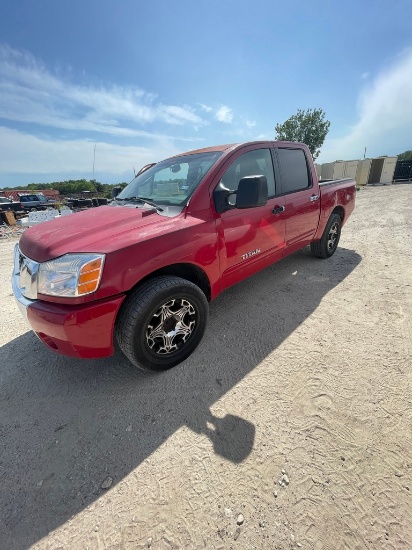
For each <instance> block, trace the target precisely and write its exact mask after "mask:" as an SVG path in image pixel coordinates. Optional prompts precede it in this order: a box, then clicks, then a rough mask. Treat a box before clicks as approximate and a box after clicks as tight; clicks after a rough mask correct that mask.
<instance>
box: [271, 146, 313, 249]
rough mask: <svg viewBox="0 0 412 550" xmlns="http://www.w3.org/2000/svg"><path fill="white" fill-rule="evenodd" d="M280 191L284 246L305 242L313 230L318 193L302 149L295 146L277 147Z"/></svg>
mask: <svg viewBox="0 0 412 550" xmlns="http://www.w3.org/2000/svg"><path fill="white" fill-rule="evenodd" d="M275 152H276V157H277V160H278V164H279V172H280V180H281V181H280V187H281V194H282V195H283V197H284V200H285V204H284V205H285V241H286V248H296V249H298V248H300V247H303V246H305V245H306V244H308V243H309V242H310V241H311V240H312V238H313V236H314V234H315V231H316V229H317V226H318V222H319V213H320V195H319V191H318V186H317V184H315V185H314V182H313V181H312V173H311V170H310V165H309V163H308V159H307V158H306V155H305V151H304V150H303V149H299V148H289V147H277V148H276V151H275Z"/></svg>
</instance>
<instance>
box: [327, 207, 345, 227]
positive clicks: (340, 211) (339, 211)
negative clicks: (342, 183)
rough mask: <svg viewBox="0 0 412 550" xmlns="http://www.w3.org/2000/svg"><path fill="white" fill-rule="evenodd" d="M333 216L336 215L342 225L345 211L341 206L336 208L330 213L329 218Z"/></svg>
mask: <svg viewBox="0 0 412 550" xmlns="http://www.w3.org/2000/svg"><path fill="white" fill-rule="evenodd" d="M333 214H337V215H338V216H340V219H341V220H342V223H343V220H344V219H345V210H344V209H343V207H342V206H336V207H335V208H334V209H333V210H332V212H331V213H330V216H332V215H333ZM330 216H329V218H330Z"/></svg>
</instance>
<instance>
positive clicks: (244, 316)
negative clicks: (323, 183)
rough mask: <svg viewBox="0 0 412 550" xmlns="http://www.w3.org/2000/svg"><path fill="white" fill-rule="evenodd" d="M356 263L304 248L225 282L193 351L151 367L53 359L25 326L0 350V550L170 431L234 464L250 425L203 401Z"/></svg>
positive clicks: (259, 356)
mask: <svg viewBox="0 0 412 550" xmlns="http://www.w3.org/2000/svg"><path fill="white" fill-rule="evenodd" d="M360 261H361V257H360V256H359V255H358V254H357V253H356V252H354V251H352V250H347V249H343V248H339V249H338V250H337V252H336V254H335V255H334V256H333V257H332V258H330V259H329V260H327V261H321V260H318V259H315V258H313V257H312V256H311V255H310V253H309V250H308V249H304V250H302V251H300V252H297V253H296V254H294V255H293V256H290V257H289V258H287V259H285V260H283V261H281V262H279V263H277V264H275V265H273V266H271V267H269V268H268V269H266V270H264V271H263V272H261V273H259V274H257V275H255V276H254V277H252V278H250V279H248V280H246V281H244V282H242V283H240V284H239V285H237V286H236V287H233V288H231V289H229V290H228V291H226V292H225V293H223V294H222V295H221V296H220V297H219V298H218V299H217V300H216V301H215V302H213V303H212V304H211V305H210V313H211V315H210V322H209V326H208V329H207V331H206V334H205V337H204V339H203V342H202V343H201V344H200V346H199V348H198V349H197V351H196V352H195V353H194V354H193V355H192V356H191V357H190V358H189V359H188V360H186V361H185V362H184V363H182V364H181V365H179V366H178V367H176V368H174V369H172V370H170V371H167V372H164V373H162V374H156V375H146V374H144V373H140V372H139V371H138V370H136V369H135V368H134V367H132V366H131V365H130V364H129V363H128V361H127V360H126V359H125V358H124V357H123V355H121V354H120V353H119V352H118V353H116V355H115V356H114V357H112V358H109V359H105V360H96V361H81V360H72V359H68V358H65V357H60V356H57V355H55V354H53V353H52V352H50V351H48V350H47V349H45V348H44V347H43V345H42V344H41V343H40V342H39V341H38V340H37V338H36V337H35V336H34V335H33V333H31V332H28V333H26V334H24V335H22V336H20V337H18V338H16V339H14V340H13V341H11V342H9V343H8V344H6V345H5V346H3V347H2V348H0V364H1V372H0V388H1V393H0V407H1V409H0V410H1V411H2V417H3V420H2V423H1V425H0V429H1V446H2V450H1V459H0V468H1V470H2V472H3V475H4V477H3V481H2V490H1V496H0V506H1V510H2V516H3V519H2V522H1V524H2V529H1V531H2V533H0V547H1V548H13V549H22V548H27V547H29V546H30V545H32V544H34V543H35V542H36V541H38V540H40V539H41V538H43V537H44V536H46V535H47V534H48V533H49V532H50V531H53V530H54V529H56V528H58V527H59V526H60V525H62V524H64V523H65V522H66V521H67V520H68V519H69V518H70V517H71V516H73V515H75V514H77V513H79V512H80V511H81V510H83V509H84V508H85V507H86V506H87V505H89V504H90V503H92V502H93V501H94V500H96V499H97V498H99V496H100V495H101V494H102V492H103V489H102V488H101V485H102V482H103V480H105V478H107V476H111V478H112V479H113V484H115V483H117V482H119V481H120V480H122V479H123V478H124V477H125V476H127V475H128V474H129V473H130V472H131V471H133V470H134V469H135V468H136V466H138V465H139V464H140V463H141V462H142V461H144V460H145V459H146V458H147V457H148V456H150V455H151V454H152V453H153V452H154V451H155V450H156V449H157V448H158V447H159V446H160V445H161V444H163V443H164V442H165V441H166V440H167V439H168V438H169V437H170V436H171V435H172V434H173V433H174V432H175V431H176V430H177V429H179V428H181V427H182V426H185V425H186V426H188V427H189V428H190V429H192V430H194V431H195V432H197V433H202V434H207V435H208V437H210V439H211V441H212V443H213V448H214V452H216V453H217V454H219V455H221V456H222V457H224V458H225V459H227V460H230V461H232V462H241V461H242V460H244V459H245V458H246V457H247V456H248V455H249V453H250V452H251V450H252V448H253V443H254V437H255V426H254V425H253V424H251V423H250V422H248V421H246V420H244V419H242V418H239V417H237V416H234V415H231V414H227V415H226V417H224V418H223V419H221V418H215V417H213V416H212V414H211V412H210V407H211V406H212V405H213V404H214V403H215V402H216V401H217V400H218V399H219V398H221V397H222V395H224V394H225V393H226V392H227V391H229V390H230V389H231V388H233V387H234V386H235V385H236V384H237V383H238V382H239V381H240V380H241V379H242V378H243V377H245V376H246V375H247V374H248V373H249V372H250V371H252V370H253V368H254V367H255V366H256V365H258V364H259V363H260V362H261V361H263V360H264V359H265V357H267V356H268V355H269V354H270V353H271V352H273V351H274V350H275V349H276V348H277V347H278V346H279V345H280V344H281V343H282V342H283V341H284V340H285V339H286V338H287V337H288V336H289V335H290V334H291V333H292V332H293V331H294V330H295V329H296V328H297V327H298V326H299V325H300V324H301V323H303V322H304V321H305V320H306V319H307V318H308V317H309V315H311V314H312V313H313V312H314V310H315V309H316V308H317V306H318V305H319V303H320V302H321V300H322V299H323V298H324V296H325V295H326V294H327V293H328V292H329V291H331V290H332V289H333V288H335V287H336V286H337V285H339V284H340V283H341V282H342V281H343V280H344V279H345V278H346V277H347V276H348V275H349V274H350V273H351V272H352V271H353V270H354V269H355V268H356V266H357V265H358V264H359V262H360ZM334 314H335V312H331V317H332V315H334ZM304 353H305V351H304V350H302V354H304ZM274 390H275V388H274ZM210 425H212V427H210Z"/></svg>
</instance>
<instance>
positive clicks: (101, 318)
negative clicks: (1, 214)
mask: <svg viewBox="0 0 412 550" xmlns="http://www.w3.org/2000/svg"><path fill="white" fill-rule="evenodd" d="M19 279H20V273H19V271H18V268H17V269H16V265H15V268H14V270H13V276H12V286H13V293H14V296H15V298H16V301H17V305H18V306H19V309H20V311H21V313H22V315H23V316H24V317H25V318H26V319H27V321H28V323H29V325H30V327H31V328H32V329H33V331H34V332H35V333H36V335H37V336H38V337H39V338H40V340H41V341H42V342H43V343H44V344H45V345H46V346H47V347H48V348H49V349H51V350H52V351H55V352H56V353H60V354H61V355H67V356H69V357H79V358H85V359H95V358H99V357H107V356H109V355H113V353H114V345H113V334H114V325H115V320H116V315H117V312H118V310H119V308H120V305H121V304H122V302H123V300H124V298H125V295H124V294H121V295H117V296H114V297H112V298H107V299H105V300H99V301H96V302H89V303H86V304H80V305H76V306H70V305H66V304H53V303H51V302H42V301H41V300H29V299H27V298H25V297H24V296H23V294H22V293H21V290H20V285H19Z"/></svg>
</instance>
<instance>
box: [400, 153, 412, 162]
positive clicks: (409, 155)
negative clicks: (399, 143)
mask: <svg viewBox="0 0 412 550" xmlns="http://www.w3.org/2000/svg"><path fill="white" fill-rule="evenodd" d="M398 160H412V151H405V152H404V153H401V154H400V155H398Z"/></svg>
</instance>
